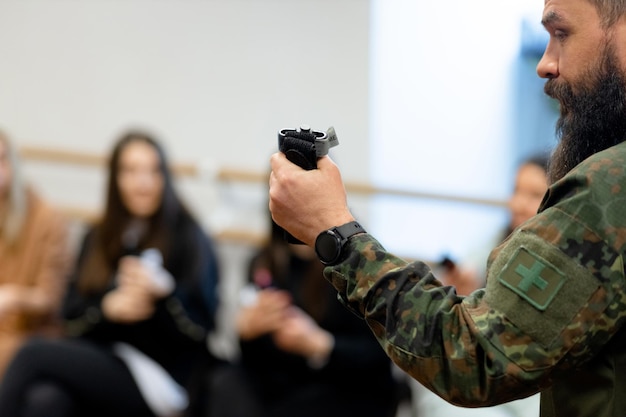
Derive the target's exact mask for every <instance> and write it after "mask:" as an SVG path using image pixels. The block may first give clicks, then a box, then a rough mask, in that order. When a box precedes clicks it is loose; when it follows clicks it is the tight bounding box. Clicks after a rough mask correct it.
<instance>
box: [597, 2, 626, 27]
mask: <svg viewBox="0 0 626 417" xmlns="http://www.w3.org/2000/svg"><path fill="white" fill-rule="evenodd" d="M588 1H589V2H590V3H591V4H593V6H594V7H595V8H596V10H597V11H598V15H600V19H602V25H603V26H604V27H605V28H609V27H611V26H612V25H614V24H615V23H617V21H618V20H619V19H620V18H621V17H622V16H623V15H624V14H626V0H588Z"/></svg>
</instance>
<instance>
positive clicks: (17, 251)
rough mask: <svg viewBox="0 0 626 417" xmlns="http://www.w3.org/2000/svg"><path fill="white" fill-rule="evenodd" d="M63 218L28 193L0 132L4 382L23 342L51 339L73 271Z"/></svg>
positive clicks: (0, 357) (0, 354)
mask: <svg viewBox="0 0 626 417" xmlns="http://www.w3.org/2000/svg"><path fill="white" fill-rule="evenodd" d="M66 226H67V224H66V222H65V220H64V219H63V217H62V216H61V215H60V214H59V213H57V212H56V211H55V210H54V209H52V208H51V207H50V206H49V205H48V204H46V203H45V202H44V201H43V200H42V199H41V198H39V197H38V196H37V195H36V193H35V192H34V191H33V190H32V189H31V188H30V187H28V186H27V185H26V184H25V182H24V179H23V178H22V175H21V170H20V164H19V161H18V158H17V155H16V152H15V149H14V148H13V147H12V146H11V144H10V142H9V140H8V137H7V136H6V135H5V134H4V133H2V132H0V377H1V376H2V375H3V374H4V370H5V368H6V365H7V363H8V362H9V360H10V359H11V358H12V357H13V355H14V354H15V352H16V350H17V349H18V347H19V346H21V345H22V343H23V342H24V340H25V339H26V338H27V337H28V336H31V335H34V334H37V333H45V334H53V333H55V332H56V331H57V329H58V328H59V327H58V320H57V316H58V314H57V313H58V311H59V309H60V303H61V300H62V297H63V294H64V288H65V282H66V276H67V273H68V268H69V266H70V261H71V259H70V255H69V247H68V244H67V239H68V229H67V227H66Z"/></svg>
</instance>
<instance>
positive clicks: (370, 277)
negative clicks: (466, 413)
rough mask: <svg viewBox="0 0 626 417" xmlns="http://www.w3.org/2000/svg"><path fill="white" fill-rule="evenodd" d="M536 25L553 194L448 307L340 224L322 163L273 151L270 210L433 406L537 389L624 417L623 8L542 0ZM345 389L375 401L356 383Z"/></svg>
mask: <svg viewBox="0 0 626 417" xmlns="http://www.w3.org/2000/svg"><path fill="white" fill-rule="evenodd" d="M542 23H543V24H544V26H545V28H546V30H547V31H548V32H549V34H550V40H549V43H548V45H547V48H546V51H545V53H544V56H543V58H542V59H541V61H540V62H539V64H538V66H537V72H538V74H539V76H540V77H543V78H545V79H547V80H548V81H547V82H546V86H545V90H546V93H547V94H549V95H550V96H552V97H554V98H555V99H557V100H558V101H559V103H560V106H561V117H560V119H559V121H558V124H557V129H558V132H559V135H560V137H561V138H560V139H561V140H560V143H559V145H558V147H557V149H556V150H555V152H554V155H553V157H552V160H551V164H550V177H551V182H552V184H551V186H550V188H549V190H548V192H547V194H546V196H545V197H544V200H543V203H542V205H541V207H540V208H539V211H538V214H537V215H536V216H534V217H533V218H531V219H530V220H528V221H527V222H525V223H524V224H522V225H521V226H520V227H518V228H517V229H516V230H515V231H514V232H513V233H512V234H511V235H510V236H509V238H508V239H507V240H506V241H505V242H504V243H502V244H501V245H500V246H499V247H497V248H496V249H494V251H493V252H492V253H491V255H490V257H489V261H488V268H487V286H486V288H485V289H482V290H477V291H475V292H474V293H472V294H471V295H469V296H467V297H460V296H458V295H457V294H456V292H455V290H454V289H453V288H451V287H443V286H442V285H441V283H440V282H439V281H437V279H436V278H435V277H434V276H433V273H432V271H431V270H430V269H429V267H428V266H427V265H426V264H425V263H423V262H413V263H408V262H406V261H404V260H402V259H400V258H398V257H396V256H394V255H392V254H390V253H388V252H387V251H386V250H385V249H384V248H383V247H382V246H381V245H380V243H379V242H377V241H376V240H375V238H374V237H373V236H371V235H370V234H368V233H367V232H365V230H363V228H362V227H361V226H360V225H359V224H358V223H357V222H356V221H355V219H354V217H353V216H352V214H351V213H350V211H349V209H348V207H347V202H346V194H345V190H344V187H343V183H342V180H341V175H340V172H339V170H338V168H337V167H336V165H335V164H334V163H333V162H332V161H331V160H330V158H328V157H324V158H321V159H320V160H319V161H318V169H317V170H312V171H304V170H302V169H300V168H299V167H297V166H295V165H293V164H292V163H290V162H289V161H288V160H287V159H286V158H285V156H284V155H283V154H280V153H277V154H274V155H273V156H272V158H271V166H272V174H271V177H270V210H271V211H272V215H273V218H274V220H275V221H276V222H277V223H278V224H279V225H281V226H282V227H283V228H285V229H286V230H287V231H288V232H290V233H291V234H292V235H293V236H295V237H296V238H298V239H300V240H301V241H303V242H305V243H306V244H308V245H310V246H315V248H316V250H317V253H318V256H319V257H320V260H321V261H322V262H324V263H325V264H327V268H326V269H325V277H326V278H327V279H328V280H329V281H330V282H331V283H332V284H333V286H334V287H335V288H336V289H337V291H338V293H339V296H340V298H341V300H342V301H343V302H344V303H345V305H346V307H347V308H350V309H351V310H352V311H354V312H355V313H356V314H358V315H360V316H362V317H363V318H364V319H365V320H366V321H367V323H368V325H369V326H370V328H371V329H372V331H373V332H374V334H375V335H376V337H377V338H378V340H379V342H380V343H381V345H382V347H383V348H384V349H385V351H386V352H387V354H388V355H389V356H390V357H391V358H392V359H393V361H394V362H395V363H396V364H397V365H398V366H399V367H400V368H402V369H403V370H405V371H406V372H407V373H408V374H410V375H411V376H412V377H413V378H415V379H416V380H418V381H419V382H420V383H422V384H423V385H424V386H426V387H427V388H429V389H430V390H432V391H433V392H435V393H437V394H438V395H440V396H441V397H443V398H444V399H445V400H447V401H449V402H451V403H454V404H457V405H462V406H467V407H482V406H490V405H494V404H499V403H503V402H507V401H511V400H514V399H518V398H523V397H526V396H529V395H531V394H534V393H537V392H541V416H568V417H569V416H577V417H587V416H589V417H609V416H625V415H626V395H624V393H626V329H625V326H624V324H625V322H626V276H625V274H624V258H625V256H626V143H623V142H624V139H625V138H626V136H625V135H626V111H625V110H626V100H625V98H626V92H625V88H626V76H625V73H626V0H545V3H544V12H543V18H542ZM409 221H410V220H409ZM349 388H352V389H357V390H358V389H361V390H363V391H364V395H375V393H371V392H367V381H364V383H363V384H362V386H360V387H346V392H351V390H350V389H349ZM347 395H348V394H347Z"/></svg>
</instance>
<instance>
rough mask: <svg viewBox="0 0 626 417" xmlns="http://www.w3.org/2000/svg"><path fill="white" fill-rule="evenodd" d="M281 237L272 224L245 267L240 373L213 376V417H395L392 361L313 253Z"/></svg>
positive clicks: (238, 323) (230, 370)
mask: <svg viewBox="0 0 626 417" xmlns="http://www.w3.org/2000/svg"><path fill="white" fill-rule="evenodd" d="M284 238H285V236H284V233H283V230H282V229H280V228H279V227H278V226H277V225H276V224H275V223H274V222H272V232H271V237H270V240H269V242H268V243H267V244H266V245H265V246H264V247H263V248H262V249H261V250H260V251H259V252H258V254H256V255H255V256H254V257H253V259H252V260H251V262H250V266H249V285H248V286H247V287H244V289H243V291H242V297H241V298H242V300H241V307H240V311H239V313H238V316H237V319H236V328H237V332H238V336H239V342H240V348H241V351H240V353H241V357H240V361H239V367H238V368H233V367H231V368H228V369H226V370H223V371H222V372H219V371H218V372H217V376H216V379H215V381H214V383H213V388H212V395H211V397H210V398H211V400H210V402H211V404H212V407H213V408H212V412H211V413H210V415H211V416H215V417H234V416H237V417H258V416H262V417H287V416H289V417H294V416H297V417H308V416H316V417H319V416H324V417H345V416H360V417H389V416H391V415H393V411H394V407H393V404H392V402H393V401H392V395H393V388H394V382H393V378H392V375H391V362H390V361H389V359H388V358H387V356H386V355H385V353H384V351H383V350H382V349H381V348H380V346H379V345H378V343H377V341H376V339H375V338H374V337H373V335H372V334H371V331H370V330H369V329H368V327H367V325H366V323H365V322H364V321H363V320H361V319H359V318H357V317H356V316H355V315H354V314H352V313H351V312H349V311H348V310H347V309H346V308H345V307H344V306H343V305H341V304H340V303H339V301H338V300H337V299H336V295H335V294H334V293H333V290H332V288H331V287H330V284H329V283H328V282H326V281H325V279H324V277H323V276H322V269H323V265H322V264H321V263H320V262H319V260H318V259H317V257H316V256H315V253H314V252H313V251H312V250H311V249H310V248H309V247H307V246H305V245H294V244H289V243H287V242H286V241H285V239H284ZM363 381H368V382H367V387H365V386H364V385H363ZM346 393H348V395H346Z"/></svg>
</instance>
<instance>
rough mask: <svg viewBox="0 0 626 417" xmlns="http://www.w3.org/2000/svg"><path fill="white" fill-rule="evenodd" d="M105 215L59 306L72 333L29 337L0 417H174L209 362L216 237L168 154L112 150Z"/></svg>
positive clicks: (134, 139)
mask: <svg viewBox="0 0 626 417" xmlns="http://www.w3.org/2000/svg"><path fill="white" fill-rule="evenodd" d="M109 175H110V177H109V183H108V191H107V200H106V210H105V212H104V214H103V217H102V220H101V221H100V222H99V223H98V224H96V225H95V226H93V227H92V228H91V229H90V230H89V231H88V233H87V234H86V236H85V238H84V241H83V244H82V248H81V251H80V256H79V259H78V263H77V265H76V270H75V274H74V276H73V279H72V280H71V282H70V286H69V289H68V293H67V297H66V300H65V303H64V311H63V312H64V317H65V319H66V323H67V331H68V336H69V337H68V338H67V339H62V340H46V339H33V340H32V341H31V342H29V343H28V344H27V345H26V346H24V348H22V349H21V351H20V352H19V353H18V354H17V356H16V358H15V359H14V361H13V362H12V364H11V365H10V367H9V369H8V370H7V375H6V381H5V382H4V383H3V384H2V386H1V387H0V415H3V416H16V417H17V416H29V417H37V416H46V417H51V416H59V417H62V416H63V417H66V416H82V415H90V416H101V415H102V416H112V415H115V416H118V417H123V416H129V417H130V416H133V417H141V416H146V417H148V416H150V417H152V416H175V415H180V414H181V413H182V412H183V410H184V409H185V408H186V407H187V403H188V396H187V390H186V387H187V385H188V383H189V382H190V378H191V375H192V372H193V371H194V368H197V367H198V366H199V365H200V364H202V363H205V361H207V360H209V359H210V354H209V352H208V348H207V333H208V332H209V331H210V330H211V329H212V328H213V326H214V317H215V313H216V309H217V280H218V270H217V263H216V256H215V253H214V248H213V245H212V243H211V240H210V239H209V238H208V236H207V235H206V234H205V233H204V232H203V230H202V228H201V227H200V225H199V224H198V223H197V221H196V220H194V218H193V217H192V215H191V214H190V213H189V211H188V210H187V209H186V208H185V206H184V205H183V203H182V202H181V200H180V199H179V198H178V196H177V194H176V192H175V191H174V188H173V185H172V178H171V174H170V171H169V170H168V167H167V161H166V158H165V154H164V152H163V149H162V148H161V146H160V145H159V144H158V143H157V142H156V141H155V140H154V139H152V138H151V137H150V136H148V135H146V134H144V133H141V132H131V133H128V134H127V135H125V136H123V137H122V138H121V139H120V140H119V141H118V142H117V144H116V146H115V148H114V149H113V153H112V156H111V159H110V165H109Z"/></svg>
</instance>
